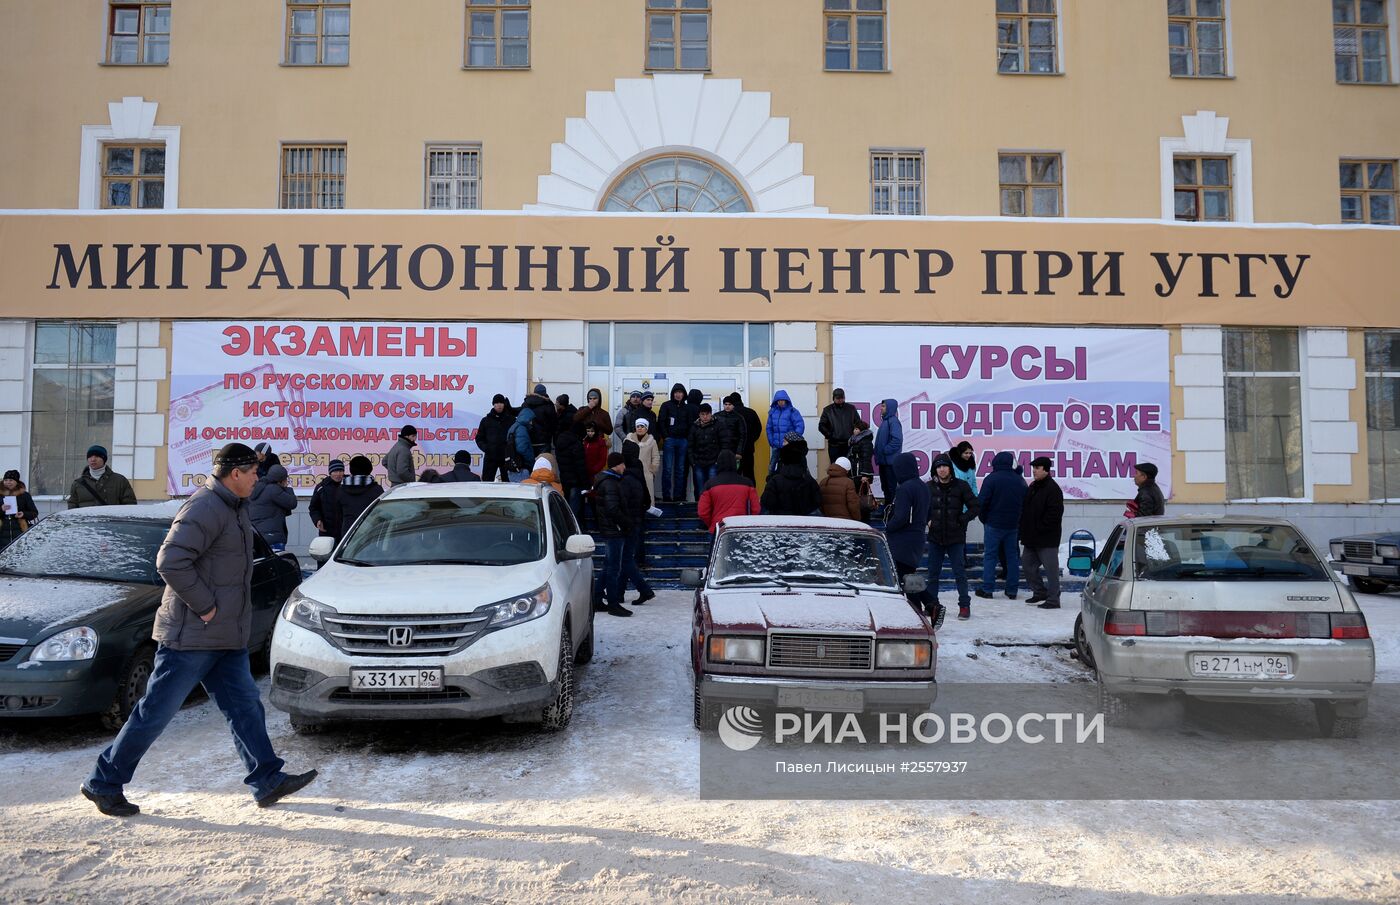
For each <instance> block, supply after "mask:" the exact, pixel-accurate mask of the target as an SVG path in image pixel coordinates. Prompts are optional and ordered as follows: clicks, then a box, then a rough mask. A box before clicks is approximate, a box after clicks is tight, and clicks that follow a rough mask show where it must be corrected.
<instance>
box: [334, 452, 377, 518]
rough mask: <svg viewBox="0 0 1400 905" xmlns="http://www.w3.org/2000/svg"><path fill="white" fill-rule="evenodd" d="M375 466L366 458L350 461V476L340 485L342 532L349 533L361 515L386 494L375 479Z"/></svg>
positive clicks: (355, 458)
mask: <svg viewBox="0 0 1400 905" xmlns="http://www.w3.org/2000/svg"><path fill="white" fill-rule="evenodd" d="M372 471H374V465H373V464H372V463H371V462H370V460H369V459H367V458H365V457H364V456H353V457H351V459H350V476H349V477H347V478H346V479H345V483H344V484H342V485H340V531H341V534H342V535H343V534H345V533H347V532H349V530H350V528H351V527H352V526H353V525H354V524H355V520H356V519H357V518H359V517H360V514H361V513H362V512H364V511H365V510H366V509H368V508H369V506H370V504H371V503H373V502H374V501H375V500H377V499H379V497H380V496H382V495H383V494H384V487H383V486H382V485H381V484H380V483H379V482H378V481H376V480H375V479H374V475H372V474H371V472H372Z"/></svg>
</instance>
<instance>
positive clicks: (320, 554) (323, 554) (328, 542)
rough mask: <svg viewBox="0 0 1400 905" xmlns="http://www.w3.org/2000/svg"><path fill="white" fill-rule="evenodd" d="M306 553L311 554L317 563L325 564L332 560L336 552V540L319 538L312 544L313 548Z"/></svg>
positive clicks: (310, 547) (309, 548)
mask: <svg viewBox="0 0 1400 905" xmlns="http://www.w3.org/2000/svg"><path fill="white" fill-rule="evenodd" d="M306 552H307V553H309V554H311V558H312V559H314V560H316V562H318V563H323V562H325V561H326V560H328V559H330V558H331V554H332V553H334V552H335V538H333V537H318V538H316V539H315V540H313V541H312V542H311V546H309V547H308V548H307V550H306Z"/></svg>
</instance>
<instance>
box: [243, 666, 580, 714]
mask: <svg viewBox="0 0 1400 905" xmlns="http://www.w3.org/2000/svg"><path fill="white" fill-rule="evenodd" d="M541 678H543V674H542V673H541ZM442 686H443V690H442V691H440V692H398V693H393V694H387V693H374V692H352V691H350V682H349V680H348V679H347V678H346V677H344V676H324V677H322V678H321V679H320V681H317V682H316V683H315V684H313V685H311V686H310V687H308V688H305V689H304V690H301V691H291V690H288V689H286V688H282V687H279V686H278V677H277V676H276V675H275V674H274V676H273V682H272V690H271V693H270V694H269V698H270V699H271V701H272V704H273V706H275V707H277V708H278V709H279V710H285V711H286V712H288V713H290V714H292V715H293V716H298V717H304V718H307V719H314V720H451V719H479V718H482V717H488V716H513V715H524V714H528V713H533V712H535V711H540V710H543V709H544V708H545V706H546V705H548V704H549V703H550V702H551V701H553V700H554V697H555V695H556V694H557V690H558V689H557V686H556V684H555V683H554V682H548V681H546V682H542V683H540V684H537V685H529V686H526V687H523V688H514V689H503V688H500V687H498V686H496V685H492V684H490V683H488V682H486V681H484V680H483V679H481V678H478V677H477V676H460V675H449V674H444V676H443V680H442Z"/></svg>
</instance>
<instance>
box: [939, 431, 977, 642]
mask: <svg viewBox="0 0 1400 905" xmlns="http://www.w3.org/2000/svg"><path fill="white" fill-rule="evenodd" d="M928 491H929V505H928V581H929V584H930V585H932V586H933V587H934V589H935V590H934V600H935V601H937V599H938V594H937V588H938V578H939V576H940V575H942V574H943V560H944V559H945V558H946V559H947V560H948V563H949V565H950V566H951V567H952V570H953V581H954V582H956V583H957V586H958V618H959V619H968V618H970V617H971V616H972V598H971V597H969V596H968V593H967V556H966V550H967V526H968V525H969V524H970V523H971V522H972V520H973V519H974V518H976V517H977V510H978V502H977V497H976V496H974V495H973V493H972V491H971V490H970V489H969V488H968V486H967V482H965V481H960V480H958V479H957V477H955V476H954V475H953V460H952V459H950V458H948V456H947V454H946V453H940V454H939V455H938V457H937V458H935V459H934V460H933V477H932V478H931V479H930V480H929V482H928Z"/></svg>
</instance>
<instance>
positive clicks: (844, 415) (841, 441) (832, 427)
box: [817, 387, 856, 462]
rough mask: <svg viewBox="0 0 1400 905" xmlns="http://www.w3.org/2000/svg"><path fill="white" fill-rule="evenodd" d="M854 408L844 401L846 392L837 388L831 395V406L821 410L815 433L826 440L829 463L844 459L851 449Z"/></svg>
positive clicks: (854, 420)
mask: <svg viewBox="0 0 1400 905" xmlns="http://www.w3.org/2000/svg"><path fill="white" fill-rule="evenodd" d="M855 425H856V407H855V406H854V405H851V404H850V403H849V402H847V401H846V391H845V390H843V389H841V388H840V387H837V388H836V389H835V390H833V391H832V393H831V405H828V406H827V407H826V408H824V409H822V416H821V418H820V420H818V421H817V431H818V432H819V433H820V434H821V435H822V436H823V437H825V438H826V451H827V456H828V458H830V460H831V461H833V462H835V461H836V460H837V459H840V458H842V457H844V456H845V455H846V454H847V453H848V452H849V451H850V448H851V434H852V433H853V432H854V431H855Z"/></svg>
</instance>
